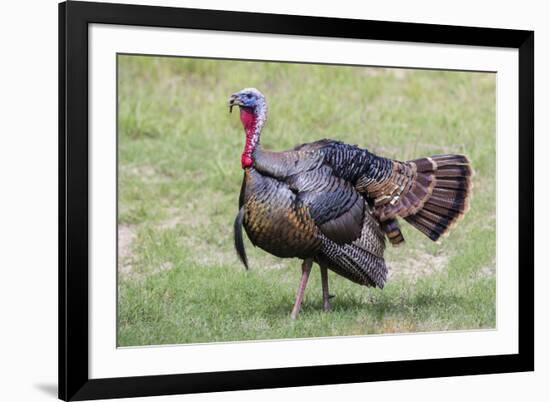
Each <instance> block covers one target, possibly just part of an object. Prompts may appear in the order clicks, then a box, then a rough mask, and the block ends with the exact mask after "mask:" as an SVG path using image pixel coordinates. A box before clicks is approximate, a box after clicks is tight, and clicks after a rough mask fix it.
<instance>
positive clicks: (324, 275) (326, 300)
mask: <svg viewBox="0 0 550 402" xmlns="http://www.w3.org/2000/svg"><path fill="white" fill-rule="evenodd" d="M320 267H321V286H322V287H323V310H325V311H330V310H331V309H332V306H331V305H330V298H331V295H329V293H328V270H327V267H325V266H323V265H321V266H320Z"/></svg>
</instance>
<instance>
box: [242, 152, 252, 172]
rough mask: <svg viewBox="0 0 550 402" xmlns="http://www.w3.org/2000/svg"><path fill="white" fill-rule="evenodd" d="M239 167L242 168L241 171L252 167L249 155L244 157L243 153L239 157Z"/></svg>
mask: <svg viewBox="0 0 550 402" xmlns="http://www.w3.org/2000/svg"><path fill="white" fill-rule="evenodd" d="M241 166H242V167H243V169H246V168H249V167H250V166H252V158H251V157H250V156H249V155H246V154H245V153H244V152H243V154H242V156H241Z"/></svg>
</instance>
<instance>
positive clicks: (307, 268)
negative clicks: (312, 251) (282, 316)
mask: <svg viewBox="0 0 550 402" xmlns="http://www.w3.org/2000/svg"><path fill="white" fill-rule="evenodd" d="M312 264H313V262H312V260H311V259H306V260H304V262H303V263H302V278H301V279H300V286H299V287H298V293H297V294H296V301H295V302H294V307H293V308H292V313H291V314H290V317H291V318H292V319H293V320H295V319H296V318H298V314H299V313H300V306H301V305H302V299H303V298H304V291H305V290H306V285H307V280H308V279H309V273H310V272H311V266H312Z"/></svg>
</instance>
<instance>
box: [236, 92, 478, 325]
mask: <svg viewBox="0 0 550 402" xmlns="http://www.w3.org/2000/svg"><path fill="white" fill-rule="evenodd" d="M234 106H239V108H240V118H241V122H242V124H243V126H244V130H245V134H246V143H245V146H244V151H243V153H242V157H241V164H242V168H243V170H244V178H243V182H242V187H241V193H240V197H239V213H238V215H237V218H236V219H235V225H234V231H235V233H234V234H235V248H236V250H237V253H238V255H239V257H240V259H241V261H242V262H243V264H244V265H245V267H246V268H248V262H247V257H246V253H245V250H244V244H243V239H242V229H241V228H242V226H244V228H245V230H246V233H247V235H248V237H249V239H250V240H251V242H252V243H253V244H254V245H255V246H258V247H260V248H262V249H263V250H265V251H267V252H269V253H271V254H273V255H275V256H278V257H282V258H291V257H297V258H300V259H302V260H303V264H302V277H301V280H300V285H299V288H298V292H297V296H296V301H295V304H294V307H293V309H292V313H291V316H292V318H293V319H295V318H296V317H297V316H298V313H299V311H300V306H301V303H302V298H303V295H304V290H305V287H306V284H307V280H308V277H309V273H310V271H311V267H312V263H313V262H316V263H317V264H318V265H319V266H320V268H321V279H322V281H321V282H322V290H323V308H324V310H325V311H328V310H330V309H331V305H330V301H329V299H330V295H329V289H328V276H327V269H331V270H332V271H334V272H336V273H337V274H339V275H342V276H344V277H346V278H347V279H349V280H351V281H353V282H356V283H358V284H361V285H366V286H376V287H379V288H382V287H383V286H384V282H385V281H386V274H387V268H386V264H385V262H384V248H385V236H387V237H388V239H389V241H390V243H392V244H393V245H397V244H399V243H401V242H403V241H404V239H403V235H402V233H401V230H400V227H399V224H398V221H397V218H398V217H400V218H404V219H405V220H406V221H407V222H408V223H410V224H411V225H413V226H414V227H415V228H417V229H418V230H420V231H421V232H422V233H423V234H425V235H426V236H427V237H429V238H430V239H431V240H434V241H436V240H438V239H439V238H440V237H441V236H443V235H445V234H447V233H448V231H449V230H450V229H451V228H452V227H453V226H454V225H455V224H456V223H457V221H458V220H459V219H460V218H461V217H462V216H463V215H464V214H465V212H466V211H467V209H468V207H469V197H470V188H471V186H470V177H471V175H472V169H471V167H470V162H469V160H468V158H467V157H466V156H463V155H436V156H432V157H428V158H420V159H415V160H410V161H406V162H400V161H396V160H391V159H387V158H383V157H379V156H376V155H374V154H373V153H370V152H369V151H368V150H367V149H362V148H359V147H357V146H355V145H348V144H344V143H342V142H339V141H334V140H328V139H324V140H320V141H316V142H312V143H309V144H302V145H299V146H297V147H296V148H294V149H292V150H289V151H285V152H270V151H266V150H263V149H262V147H261V146H260V134H261V131H262V128H263V127H264V125H265V123H266V119H267V103H266V101H265V98H264V96H263V95H262V93H261V92H260V91H258V90H257V89H255V88H246V89H243V90H241V91H239V92H237V93H235V94H233V95H231V97H230V98H229V111H230V112H231V110H232V108H233V107H234Z"/></svg>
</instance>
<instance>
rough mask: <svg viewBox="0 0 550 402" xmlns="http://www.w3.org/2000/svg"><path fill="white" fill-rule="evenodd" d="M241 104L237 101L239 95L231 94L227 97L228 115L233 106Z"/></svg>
mask: <svg viewBox="0 0 550 402" xmlns="http://www.w3.org/2000/svg"><path fill="white" fill-rule="evenodd" d="M240 104H241V102H240V101H239V95H237V94H233V95H231V96H230V97H229V113H231V112H232V111H233V106H235V105H237V106H238V105H240Z"/></svg>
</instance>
